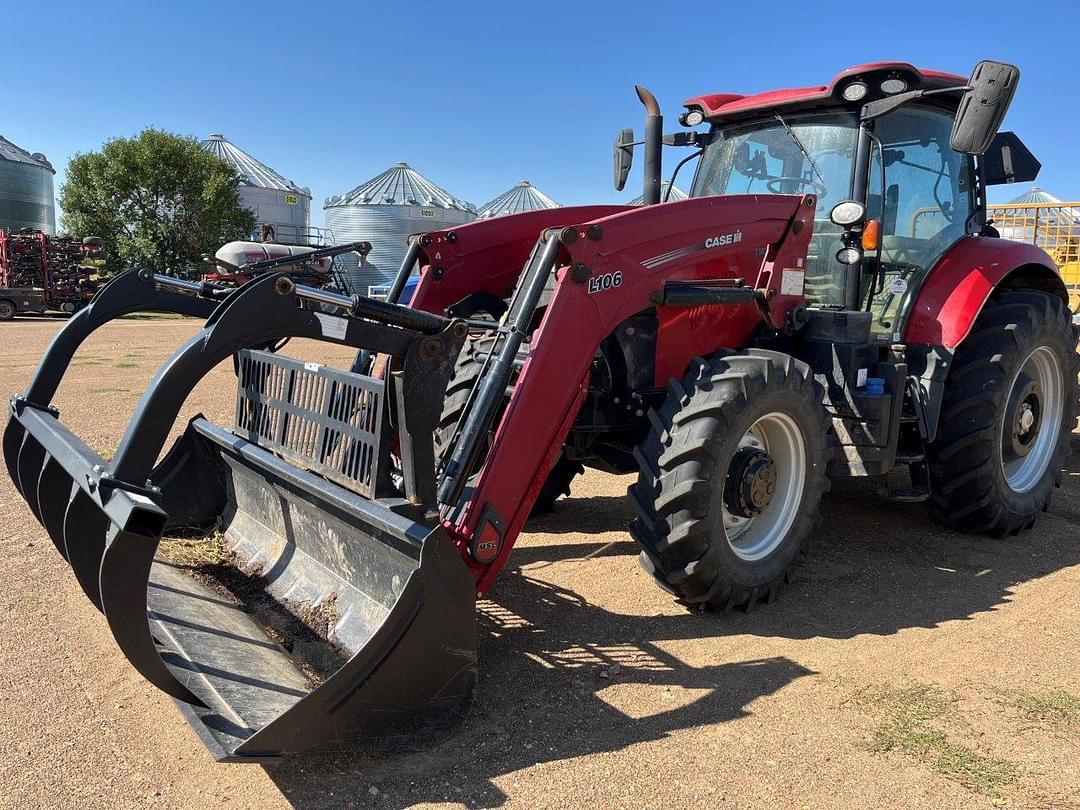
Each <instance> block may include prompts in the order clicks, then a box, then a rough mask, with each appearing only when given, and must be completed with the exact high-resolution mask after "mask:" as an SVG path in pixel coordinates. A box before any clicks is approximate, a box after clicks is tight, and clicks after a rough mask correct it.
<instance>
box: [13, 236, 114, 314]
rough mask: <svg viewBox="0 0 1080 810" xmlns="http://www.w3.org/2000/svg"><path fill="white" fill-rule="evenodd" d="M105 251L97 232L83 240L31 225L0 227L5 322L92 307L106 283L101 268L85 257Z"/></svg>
mask: <svg viewBox="0 0 1080 810" xmlns="http://www.w3.org/2000/svg"><path fill="white" fill-rule="evenodd" d="M101 255H102V250H101V239H100V238H98V237H96V236H88V237H86V238H85V239H83V240H81V241H79V240H76V239H71V238H69V237H63V236H49V235H48V234H45V233H42V232H41V231H35V230H32V229H29V228H26V229H23V230H21V231H5V230H0V321H9V320H11V319H12V318H14V317H15V316H16V315H17V314H19V313H34V314H44V313H45V312H50V311H52V312H66V313H68V314H71V313H72V312H76V311H77V310H79V309H81V308H82V307H84V306H86V304H88V303H89V302H90V299H91V298H92V297H93V295H94V293H95V292H96V291H97V288H98V286H100V285H99V284H98V282H97V280H96V279H95V278H94V275H95V273H96V267H89V266H86V265H85V264H84V262H86V261H88V260H93V259H96V258H98V257H99V256H101Z"/></svg>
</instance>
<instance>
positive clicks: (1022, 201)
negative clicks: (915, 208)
mask: <svg viewBox="0 0 1080 810" xmlns="http://www.w3.org/2000/svg"><path fill="white" fill-rule="evenodd" d="M1006 205H1049V206H1055V205H1059V206H1061V208H1059V209H1057V210H1056V211H1055V212H1053V213H1050V214H1046V215H1044V216H1046V217H1047V219H1046V220H1045V221H1046V222H1047V223H1051V222H1053V223H1059V224H1060V223H1063V222H1064V223H1068V222H1071V223H1074V224H1080V208H1075V207H1069V206H1067V205H1064V204H1063V203H1062V201H1061V200H1059V199H1058V198H1057V197H1055V196H1054V195H1053V194H1050V193H1049V192H1046V191H1043V190H1042V189H1041V188H1039V187H1038V186H1032V187H1031V188H1030V189H1028V190H1027V191H1025V192H1024V193H1023V194H1021V195H1020V196H1019V197H1017V198H1016V199H1015V200H1011V201H1010V202H1008V203H1006Z"/></svg>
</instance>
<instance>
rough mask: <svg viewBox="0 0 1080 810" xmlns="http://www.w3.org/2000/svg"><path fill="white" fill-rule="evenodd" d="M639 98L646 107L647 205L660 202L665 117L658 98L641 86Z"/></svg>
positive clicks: (645, 186) (638, 86)
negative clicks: (661, 111)
mask: <svg viewBox="0 0 1080 810" xmlns="http://www.w3.org/2000/svg"><path fill="white" fill-rule="evenodd" d="M634 89H635V90H637V94H638V98H639V99H641V103H642V104H644V105H645V144H644V148H645V166H644V179H643V188H642V194H643V195H644V199H643V203H644V204H645V205H655V204H656V203H658V202H660V171H661V165H660V164H661V155H660V152H661V150H662V148H663V138H664V116H663V115H661V114H660V104H659V103H658V102H657V100H656V96H654V95H653V94H652V93H650V92H649V91H648V90H647V89H646V88H644V87H642V86H641V85H640V84H638V85H635V86H634Z"/></svg>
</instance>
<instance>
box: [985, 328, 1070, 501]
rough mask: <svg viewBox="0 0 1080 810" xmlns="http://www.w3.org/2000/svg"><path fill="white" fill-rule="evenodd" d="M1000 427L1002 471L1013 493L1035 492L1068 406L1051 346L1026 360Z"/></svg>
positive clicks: (1047, 466) (1048, 461)
mask: <svg viewBox="0 0 1080 810" xmlns="http://www.w3.org/2000/svg"><path fill="white" fill-rule="evenodd" d="M1008 403H1009V404H1008V407H1007V408H1006V409H1005V420H1004V423H1003V424H1002V426H1001V433H1002V435H1001V469H1002V472H1003V473H1004V475H1005V482H1006V483H1007V484H1008V485H1009V488H1010V489H1011V490H1012V491H1013V492H1017V493H1024V492H1028V491H1030V490H1031V489H1033V488H1034V487H1035V486H1036V484H1038V483H1039V481H1041V480H1042V477H1043V475H1044V474H1045V473H1046V470H1047V469H1048V468H1049V466H1050V462H1051V461H1052V460H1053V458H1054V451H1055V450H1056V449H1057V443H1058V438H1059V436H1060V435H1061V415H1062V409H1063V408H1064V406H1065V398H1064V384H1063V382H1062V374H1061V364H1060V363H1059V362H1058V358H1057V355H1055V354H1054V352H1053V350H1052V349H1051V348H1050V347H1049V346H1039V347H1038V348H1036V349H1035V350H1034V351H1032V352H1031V354H1029V355H1028V356H1027V358H1026V359H1025V360H1024V362H1023V364H1022V365H1021V366H1020V368H1019V369H1018V370H1017V372H1016V375H1015V376H1014V377H1013V381H1012V384H1011V385H1010V386H1009V399H1008Z"/></svg>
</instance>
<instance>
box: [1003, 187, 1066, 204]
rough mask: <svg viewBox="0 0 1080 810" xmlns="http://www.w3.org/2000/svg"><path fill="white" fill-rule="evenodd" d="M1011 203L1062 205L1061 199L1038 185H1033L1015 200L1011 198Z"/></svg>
mask: <svg viewBox="0 0 1080 810" xmlns="http://www.w3.org/2000/svg"><path fill="white" fill-rule="evenodd" d="M1009 205H1061V200H1059V199H1058V198H1057V197H1055V196H1054V195H1053V194H1050V193H1049V192H1046V191H1043V190H1042V189H1041V188H1039V187H1038V186H1032V187H1031V188H1030V189H1028V190H1027V191H1025V192H1024V193H1023V194H1021V195H1020V196H1019V197H1017V198H1016V199H1015V200H1009Z"/></svg>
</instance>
